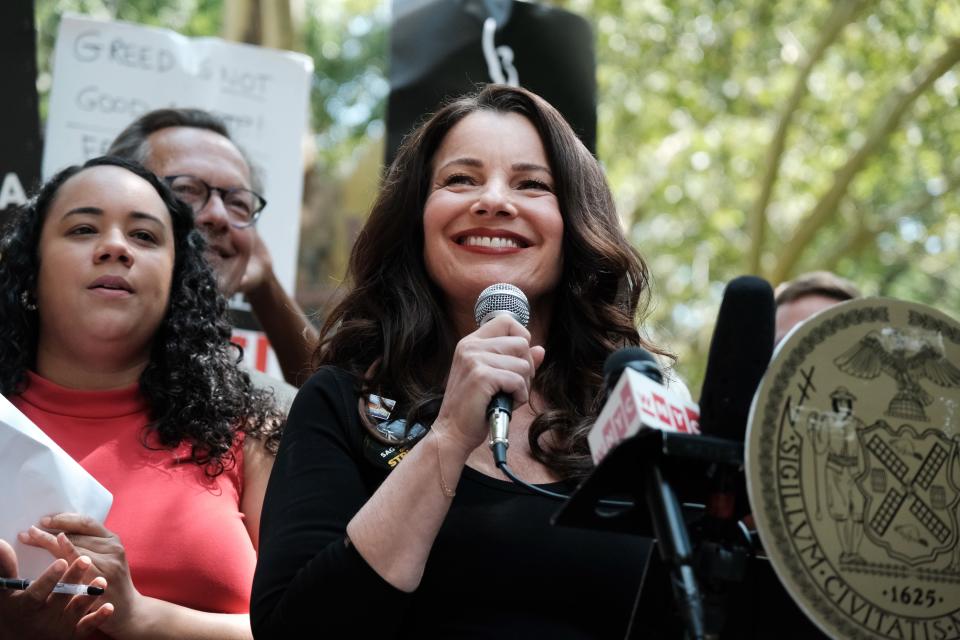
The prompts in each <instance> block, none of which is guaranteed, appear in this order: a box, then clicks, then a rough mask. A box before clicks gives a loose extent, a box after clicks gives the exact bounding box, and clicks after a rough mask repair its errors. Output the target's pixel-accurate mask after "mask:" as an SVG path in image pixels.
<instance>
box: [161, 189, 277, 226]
mask: <svg viewBox="0 0 960 640" xmlns="http://www.w3.org/2000/svg"><path fill="white" fill-rule="evenodd" d="M163 181H164V182H166V183H167V184H168V185H169V186H170V188H171V189H172V190H173V193H174V195H175V196H177V197H178V198H179V199H180V200H183V201H184V202H185V203H186V204H188V205H190V208H191V209H193V212H194V213H200V211H201V210H202V209H203V208H204V207H205V206H206V205H207V202H209V201H210V194H212V193H213V192H214V191H216V192H217V195H219V196H220V199H221V200H222V201H223V207H224V209H226V210H227V214H228V216H229V217H230V224H231V226H233V227H235V228H237V229H243V228H246V227H249V226H250V225H252V224H254V223H255V222H256V221H257V218H259V217H260V212H261V211H263V208H264V207H265V206H267V201H266V200H264V199H263V196H261V195H260V194H258V193H255V192H253V191H250V189H243V188H240V187H233V188H230V189H222V188H220V187H214V186H212V185H210V184H207V183H206V182H204V181H203V180H201V179H200V178H198V177H196V176H164V178H163Z"/></svg>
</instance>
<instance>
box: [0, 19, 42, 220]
mask: <svg viewBox="0 0 960 640" xmlns="http://www.w3.org/2000/svg"><path fill="white" fill-rule="evenodd" d="M0 60H2V61H3V62H4V64H3V70H2V75H0V86H2V87H3V91H2V95H3V96H4V98H3V99H2V100H0V222H2V221H3V219H4V218H5V215H6V213H7V212H9V211H10V209H11V208H12V207H15V206H18V205H20V204H23V202H24V200H25V196H26V194H28V193H29V192H30V191H32V190H33V189H34V188H35V187H36V186H37V184H38V183H39V180H40V156H41V143H40V115H39V112H38V108H37V41H36V33H35V31H34V27H33V0H3V2H0Z"/></svg>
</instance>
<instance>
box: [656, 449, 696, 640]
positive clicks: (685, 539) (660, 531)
mask: <svg viewBox="0 0 960 640" xmlns="http://www.w3.org/2000/svg"><path fill="white" fill-rule="evenodd" d="M644 484H645V485H646V486H645V489H646V490H645V493H646V497H647V507H648V509H649V510H650V519H651V520H652V522H653V533H654V536H655V537H656V539H657V549H658V550H659V551H660V558H661V560H663V562H664V563H666V564H667V566H669V567H670V586H671V588H672V590H673V598H674V600H675V601H676V603H677V606H678V607H679V608H680V615H681V616H682V617H683V621H684V623H685V626H686V628H687V635H688V637H690V638H693V639H694V640H703V639H704V638H706V637H707V632H706V622H705V620H704V615H703V601H702V599H701V596H700V585H699V584H698V582H697V576H696V575H695V574H694V571H693V546H692V545H691V544H690V536H689V534H688V533H687V523H686V521H685V520H684V516H683V510H682V509H681V508H680V502H679V501H678V500H677V496H676V494H674V492H673V488H672V487H671V486H670V484H669V483H668V482H667V481H666V480H664V478H663V474H662V473H661V472H660V467H659V466H658V465H656V464H652V465H650V466H649V467H647V469H646V478H645V482H644Z"/></svg>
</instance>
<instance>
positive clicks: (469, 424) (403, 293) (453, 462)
mask: <svg viewBox="0 0 960 640" xmlns="http://www.w3.org/2000/svg"><path fill="white" fill-rule="evenodd" d="M349 279H350V283H351V289H350V290H349V292H348V293H347V295H346V297H345V299H344V300H343V302H341V303H340V304H339V305H338V306H337V307H336V309H334V311H333V312H332V314H331V315H330V317H329V318H328V320H327V322H326V324H325V325H324V327H323V328H322V329H321V336H322V342H321V345H320V348H319V350H318V352H317V354H318V361H319V364H320V367H319V369H318V371H317V372H316V373H315V374H314V375H313V377H312V378H311V379H310V380H309V381H308V382H307V383H306V384H305V385H304V386H303V387H302V388H301V390H300V392H299V393H298V395H297V399H296V400H295V401H294V405H293V407H292V409H291V413H290V417H289V422H288V426H287V428H286V430H285V433H284V436H283V439H282V441H281V444H280V450H279V452H278V456H277V463H276V466H275V468H274V471H273V473H272V474H271V478H270V484H269V486H268V489H267V497H266V499H265V502H264V511H263V520H262V526H261V554H260V557H259V560H258V565H257V572H256V576H255V578H254V583H253V596H252V600H251V621H252V624H253V630H254V636H255V637H257V638H284V637H290V636H291V635H292V634H294V633H295V631H296V630H298V629H304V628H310V629H316V630H317V632H318V633H319V632H320V631H321V630H322V631H323V632H325V633H328V634H329V635H330V637H358V638H361V637H404V638H407V637H410V638H413V637H432V638H451V637H458V638H462V637H517V638H528V637H529V638H534V637H540V638H554V639H557V638H598V637H610V638H622V637H623V636H624V633H625V631H626V628H627V623H628V619H629V617H630V613H631V610H632V606H633V602H634V598H635V596H636V594H637V590H638V587H639V585H640V581H641V576H642V573H643V570H644V567H645V563H646V560H647V557H648V554H649V550H650V541H649V540H647V539H643V538H638V537H633V536H628V535H623V534H613V533H600V532H590V531H584V530H579V529H569V528H562V527H553V526H551V525H550V518H551V516H552V515H553V514H554V513H555V512H556V510H557V508H558V503H557V502H556V501H554V500H551V499H550V498H547V497H543V496H541V495H537V494H533V493H531V492H530V491H528V490H527V489H526V488H521V487H518V486H517V485H515V484H512V483H511V482H509V481H508V480H507V478H506V476H505V475H504V474H503V473H502V472H501V471H500V469H498V468H497V467H496V466H495V465H494V463H493V460H492V458H491V453H490V450H489V448H488V446H487V440H488V438H489V433H488V428H487V422H486V419H485V415H484V414H485V409H486V407H487V404H488V402H489V401H490V399H491V397H492V396H493V395H494V394H495V393H496V392H498V391H504V392H507V393H509V394H512V396H513V401H514V409H513V418H512V420H511V423H510V442H511V446H510V449H509V452H508V463H509V464H510V466H511V467H512V469H513V470H514V471H515V472H516V474H517V475H519V476H520V477H521V478H523V479H525V480H526V481H528V482H531V483H535V484H539V485H541V486H543V487H545V488H547V489H551V490H554V491H559V492H565V493H569V492H570V491H571V490H572V489H573V488H574V487H575V486H576V485H577V482H578V481H579V480H580V479H582V478H583V477H584V476H585V475H586V474H588V473H589V472H590V470H591V467H592V462H591V458H590V453H589V450H588V445H587V440H586V438H587V434H588V432H589V430H590V427H591V426H592V424H593V422H594V420H595V419H596V417H597V414H598V412H599V410H600V408H601V405H602V402H603V400H602V398H601V387H602V383H603V380H602V368H603V363H604V360H605V359H606V357H607V356H608V355H609V354H610V353H612V352H613V351H615V350H617V349H619V348H621V347H624V346H626V345H643V346H645V347H647V348H648V349H651V350H653V351H657V352H658V353H661V354H662V353H663V352H662V351H659V350H657V349H656V348H655V347H653V346H652V345H650V344H649V343H648V342H647V341H646V340H644V339H643V338H642V337H641V335H640V334H639V333H638V330H637V327H636V325H635V321H636V320H637V316H638V313H639V312H640V311H641V310H642V309H643V306H644V305H645V301H646V297H647V295H648V272H647V269H646V266H645V265H644V263H643V261H642V260H641V258H640V256H639V255H638V254H637V252H636V251H635V250H634V249H633V248H632V247H631V246H630V244H629V243H628V242H627V239H626V238H625V237H624V234H623V232H622V230H621V227H620V220H619V218H618V216H617V213H616V211H615V209H614V204H613V199H612V197H611V194H610V190H609V188H608V186H607V184H606V181H605V179H604V176H603V173H602V170H601V168H600V166H599V164H598V163H597V161H596V159H595V158H594V157H593V156H592V155H591V154H590V152H589V151H588V150H587V149H586V148H585V147H584V146H583V144H582V143H581V142H580V140H579V139H578V138H577V137H576V135H575V134H574V132H573V130H572V129H571V128H570V126H569V125H568V124H567V123H566V122H565V121H564V120H563V118H562V117H561V116H560V114H559V113H558V112H557V111H556V110H555V109H554V108H553V107H551V106H550V105H549V104H547V103H546V102H545V101H544V100H543V99H541V98H539V97H537V96H536V95H534V94H532V93H530V92H528V91H525V90H523V89H518V88H513V87H507V86H501V85H492V86H488V87H487V88H485V89H483V90H481V91H480V92H479V93H477V94H475V95H470V96H467V97H464V98H462V99H460V100H457V101H455V102H452V103H450V104H448V105H447V106H445V107H443V108H442V109H440V110H439V111H438V112H437V113H436V114H435V115H434V116H433V117H431V118H430V119H429V120H428V121H427V122H426V123H425V124H424V125H423V126H421V127H420V128H419V129H418V130H416V131H415V132H414V133H412V134H411V135H410V136H409V137H408V138H407V139H406V140H405V142H404V143H403V145H402V147H401V149H400V150H399V152H398V155H397V158H396V160H395V161H394V163H393V165H392V166H391V167H390V170H389V172H388V174H387V176H386V178H385V180H384V182H383V185H382V187H381V189H380V192H379V194H378V197H377V199H376V202H375V204H374V206H373V210H372V212H371V214H370V217H369V219H368V221H367V223H366V225H365V226H364V228H363V230H362V231H361V233H360V235H359V237H358V239H357V242H356V244H355V245H354V247H353V252H352V255H351V259H350V264H349ZM497 282H508V283H513V284H514V285H516V286H518V287H519V288H520V289H521V290H522V291H524V292H525V294H526V297H527V298H528V299H529V302H530V310H531V314H530V315H531V319H530V322H529V326H528V327H526V328H524V327H523V326H522V325H521V324H519V323H518V322H517V321H516V320H514V319H513V318H512V317H509V316H499V317H496V318H495V319H493V320H490V321H489V322H487V323H485V324H483V325H482V326H481V327H479V328H477V326H476V322H475V321H474V315H473V312H474V304H475V302H476V300H477V296H478V294H479V293H480V292H481V291H482V290H483V289H484V288H485V287H487V286H488V285H490V284H493V283H497ZM641 301H643V302H644V305H642V304H641ZM371 395H376V396H379V397H380V398H381V400H380V401H379V406H374V407H370V404H373V405H377V404H378V401H377V399H376V398H371ZM391 401H395V402H396V404H395V405H393V406H392V409H391V404H392V403H391ZM387 410H390V416H389V418H388V419H387V420H381V418H382V417H383V416H384V415H385V413H386V412H387ZM639 624H641V625H642V624H643V621H642V620H641V621H639ZM641 628H642V627H641Z"/></svg>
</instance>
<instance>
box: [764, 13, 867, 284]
mask: <svg viewBox="0 0 960 640" xmlns="http://www.w3.org/2000/svg"><path fill="white" fill-rule="evenodd" d="M865 4H866V3H865V2H864V1H863V0H845V1H843V2H838V3H837V4H835V5H834V6H833V11H831V12H830V15H829V16H828V17H827V19H826V21H825V22H824V25H823V28H822V29H821V31H820V39H819V40H818V41H817V43H816V45H814V47H813V50H812V51H811V52H810V54H809V55H808V56H807V59H806V60H805V61H804V63H803V66H802V67H801V69H800V72H799V74H798V75H797V78H796V80H794V83H793V90H792V91H791V93H790V97H789V98H788V99H787V101H786V102H785V103H784V105H783V108H782V109H781V111H780V113H779V115H778V116H777V129H776V131H775V132H774V134H773V138H771V140H770V145H769V146H768V147H767V153H766V162H765V163H764V164H765V165H766V173H765V174H764V176H763V179H762V180H761V181H760V193H759V194H758V195H757V199H756V200H755V201H754V203H753V207H752V208H751V210H750V214H749V218H748V224H749V234H748V237H749V238H750V251H749V254H748V263H747V272H748V273H757V274H759V273H761V264H760V262H761V257H762V256H763V245H764V241H765V239H766V232H767V207H768V206H769V204H770V198H771V196H772V195H773V189H774V187H775V186H776V184H777V177H778V175H779V173H780V162H781V160H782V159H783V152H784V149H785V148H786V144H787V133H788V131H789V129H790V125H791V123H792V121H793V116H794V114H795V113H796V112H797V109H799V107H800V102H801V101H802V100H803V97H804V96H805V95H806V94H807V80H808V79H809V78H810V73H811V71H813V68H814V67H815V66H816V64H817V63H818V62H819V61H820V59H821V58H823V55H824V53H826V51H827V49H828V48H829V47H830V45H831V44H833V43H834V42H835V41H836V40H837V38H838V37H839V36H840V34H841V33H842V32H843V29H844V27H846V26H847V25H848V24H850V22H852V21H853V20H854V19H855V18H856V17H857V15H858V14H859V12H860V10H861V9H862V8H863V7H864V5H865Z"/></svg>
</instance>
